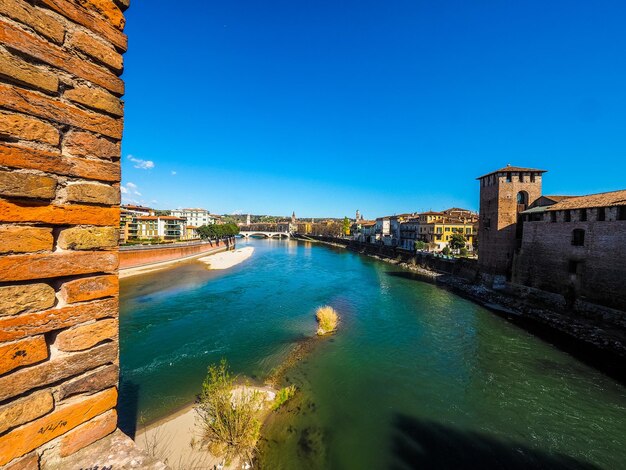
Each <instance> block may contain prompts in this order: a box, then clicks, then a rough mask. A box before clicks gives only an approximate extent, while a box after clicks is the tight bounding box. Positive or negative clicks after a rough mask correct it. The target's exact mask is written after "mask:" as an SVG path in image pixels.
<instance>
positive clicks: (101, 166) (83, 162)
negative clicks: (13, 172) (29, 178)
mask: <svg viewBox="0 0 626 470" xmlns="http://www.w3.org/2000/svg"><path fill="white" fill-rule="evenodd" d="M0 165H4V166H8V167H12V168H24V169H29V170H41V171H46V172H48V173H55V174H57V175H66V176H77V177H79V178H86V179H93V180H100V181H110V182H115V183H117V182H119V180H120V165H119V164H118V163H113V162H106V161H100V160H88V159H85V158H75V157H68V156H62V155H61V153H60V152H56V151H55V152H50V151H46V150H39V149H34V148H30V147H25V146H20V145H13V144H4V143H0Z"/></svg>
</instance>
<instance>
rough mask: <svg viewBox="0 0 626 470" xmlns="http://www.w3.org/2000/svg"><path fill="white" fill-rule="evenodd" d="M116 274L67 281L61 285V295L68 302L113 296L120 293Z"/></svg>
mask: <svg viewBox="0 0 626 470" xmlns="http://www.w3.org/2000/svg"><path fill="white" fill-rule="evenodd" d="M119 285H120V284H119V280H118V277H117V276H116V275H111V276H94V277H85V278H82V279H76V280H74V281H69V282H66V283H65V284H63V285H62V286H61V296H62V297H63V299H64V300H65V302H66V303H68V304H73V303H75V302H86V301H88V300H94V299H100V298H102V297H111V296H114V295H117V294H118V293H119Z"/></svg>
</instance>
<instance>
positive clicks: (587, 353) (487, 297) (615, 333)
mask: <svg viewBox="0 0 626 470" xmlns="http://www.w3.org/2000/svg"><path fill="white" fill-rule="evenodd" d="M296 239H298V238H296ZM299 240H302V241H315V242H317V243H321V244H325V245H328V246H333V247H336V248H343V249H348V250H350V251H354V252H356V253H359V254H361V255H365V256H367V257H369V258H373V259H376V260H378V261H382V262H384V263H388V264H393V265H396V266H399V267H401V268H402V269H405V270H407V271H410V272H412V273H414V275H415V278H416V279H417V280H421V281H425V282H431V283H435V284H436V285H438V286H439V287H442V288H445V289H447V290H450V291H452V292H453V293H455V294H457V295H459V296H461V297H463V298H466V299H468V300H471V301H473V302H475V303H477V304H479V305H481V306H483V307H485V308H487V309H488V310H490V311H492V312H494V313H495V314H497V315H499V316H501V317H503V318H505V319H507V320H508V321H510V322H512V323H515V324H516V325H518V326H520V327H522V328H524V329H526V330H527V331H529V332H531V333H532V334H535V335H536V336H538V337H540V338H541V339H543V340H546V341H548V342H550V343H551V344H554V345H555V346H557V347H559V348H561V349H563V350H564V351H566V352H568V353H570V354H572V355H573V356H575V357H576V358H577V359H579V360H581V361H583V362H585V363H587V364H589V365H591V366H593V367H595V368H597V369H598V370H600V371H602V372H604V373H606V374H607V375H609V376H611V377H613V378H614V379H616V380H618V381H619V382H621V383H623V384H624V383H626V332H624V330H623V329H620V328H617V327H616V326H615V325H613V324H612V323H609V322H603V321H602V319H593V320H592V319H588V318H584V317H581V316H578V315H575V314H572V313H570V312H567V311H559V310H556V309H552V308H549V307H548V306H546V305H545V304H543V303H541V302H538V301H533V300H529V299H526V298H522V297H519V296H514V295H510V294H508V293H506V292H498V291H495V290H492V289H489V288H487V287H485V286H484V285H480V284H477V283H474V282H470V281H468V280H466V279H463V278H461V277H459V276H455V275H452V274H449V273H443V272H438V271H434V270H432V269H428V268H425V267H422V266H419V265H416V264H412V263H406V262H402V261H400V260H399V259H394V258H389V257H385V256H380V255H376V254H372V253H368V252H366V251H357V250H351V249H350V246H349V245H344V244H340V243H333V242H329V241H325V240H311V239H299Z"/></svg>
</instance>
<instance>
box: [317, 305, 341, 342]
mask: <svg viewBox="0 0 626 470" xmlns="http://www.w3.org/2000/svg"><path fill="white" fill-rule="evenodd" d="M315 318H316V319H317V323H318V328H317V334H318V335H325V334H326V333H331V332H333V331H335V329H336V328H337V323H338V322H339V314H338V313H337V311H336V310H335V309H334V308H332V307H331V306H329V305H324V306H323V307H319V308H318V309H317V311H316V312H315Z"/></svg>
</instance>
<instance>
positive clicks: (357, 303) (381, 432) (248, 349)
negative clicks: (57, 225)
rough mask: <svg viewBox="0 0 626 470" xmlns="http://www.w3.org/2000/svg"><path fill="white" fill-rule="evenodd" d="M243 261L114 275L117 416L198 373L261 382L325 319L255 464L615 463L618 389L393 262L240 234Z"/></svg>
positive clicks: (176, 394) (623, 413)
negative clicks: (219, 366)
mask: <svg viewBox="0 0 626 470" xmlns="http://www.w3.org/2000/svg"><path fill="white" fill-rule="evenodd" d="M246 244H249V245H252V246H254V247H255V250H256V251H255V254H254V255H253V257H252V258H251V259H250V260H248V261H246V262H245V263H243V264H241V265H239V266H237V267H235V268H233V269H231V270H228V271H222V272H211V271H207V270H206V269H204V267H203V265H201V264H200V263H196V262H192V263H188V264H185V265H182V266H180V267H178V268H175V269H171V270H168V271H163V272H157V273H153V274H148V275H145V276H140V277H136V278H129V279H125V280H122V284H121V316H120V320H121V324H120V329H121V339H120V341H121V344H120V347H121V369H122V391H121V400H122V402H121V406H122V408H121V415H122V423H123V424H124V425H125V426H126V428H127V429H128V428H132V426H133V424H134V423H135V420H136V418H137V417H138V416H143V417H144V418H145V419H146V420H148V421H150V420H154V419H157V418H159V417H162V416H164V415H166V414H168V413H170V412H172V411H174V410H175V409H177V408H178V407H181V406H183V405H185V404H187V403H189V402H190V401H192V400H193V398H194V396H195V394H197V393H198V391H199V390H200V383H201V382H202V379H203V377H204V375H205V373H206V368H207V366H208V365H209V364H211V363H214V362H217V361H219V360H220V358H222V357H225V358H227V359H228V361H229V363H230V364H231V366H232V369H233V370H234V371H235V372H237V373H239V374H242V375H245V376H247V377H250V378H252V379H253V380H258V381H262V380H263V379H264V378H265V377H266V376H267V375H268V374H269V373H270V371H271V370H272V368H274V367H276V366H277V365H279V364H280V363H281V361H283V360H284V358H285V357H286V356H287V354H288V353H289V351H290V350H291V349H292V347H293V345H294V344H296V343H297V342H299V341H301V340H302V339H303V338H306V337H310V336H313V335H314V333H315V330H316V324H315V320H314V316H313V313H314V310H315V308H316V307H317V306H319V305H322V304H330V305H332V306H334V307H335V308H336V309H337V310H338V311H339V312H340V314H341V318H342V321H341V328H340V330H339V332H338V333H337V334H336V335H334V336H333V337H332V338H330V339H325V340H321V341H320V342H319V344H317V345H316V347H315V348H314V349H313V351H311V353H310V355H309V356H308V357H307V358H306V359H305V360H304V361H302V362H301V363H299V364H298V365H297V366H296V367H295V368H294V369H293V370H291V371H290V372H289V373H288V374H287V377H286V380H287V381H289V382H292V383H296V384H297V385H298V387H299V388H300V393H299V394H298V395H297V398H296V399H294V400H293V401H292V402H291V403H290V404H289V406H288V407H286V408H283V409H282V410H281V411H280V412H279V413H277V414H276V415H274V416H273V417H272V418H271V419H270V421H269V422H268V423H267V425H266V426H265V428H264V431H263V435H264V438H263V440H262V442H261V444H260V448H261V451H262V459H261V465H262V468H285V469H298V468H332V469H335V468H337V469H369V468H373V469H378V468H460V467H477V466H482V467H483V468H488V467H489V468H493V467H494V466H495V467H506V468H529V467H542V468H575V467H581V468H582V467H585V468H587V467H589V466H592V465H593V466H597V467H601V468H607V469H615V468H625V463H626V446H625V445H624V443H625V441H626V389H625V388H624V387H623V386H621V385H620V384H618V383H616V382H615V381H614V380H612V379H610V378H608V377H607V376H605V375H603V374H601V373H599V372H597V371H596V370H594V369H592V368H590V367H588V366H586V365H585V364H583V363H581V362H579V361H577V360H576V359H574V358H572V357H571V356H569V355H568V354H566V353H564V352H562V351H560V350H558V349H556V348H555V347H554V346H552V345H550V344H548V343H545V342H543V341H541V340H539V339H537V338H535V337H534V336H532V335H530V334H528V333H527V332H525V331H524V330H522V329H520V328H518V327H516V326H514V325H512V324H510V323H508V322H507V321H506V320H504V319H501V318H499V317H497V316H495V315H493V314H492V313H491V312H489V311H487V310H485V309H483V308H482V307H479V306H477V305H475V304H473V303H471V302H469V301H466V300H464V299H462V298H459V297H457V296H455V295H453V294H451V293H449V292H447V291H445V290H442V289H440V288H437V287H436V286H434V285H431V284H428V283H423V282H419V281H415V280H413V279H410V278H407V277H406V273H404V272H402V270H401V269H400V268H398V267H396V266H392V265H388V264H386V263H381V262H377V261H374V260H371V259H369V258H365V257H361V256H359V255H357V254H354V253H351V252H347V251H343V250H338V249H334V248H329V247H325V246H318V245H314V246H313V245H310V244H304V243H297V242H292V241H278V240H273V241H270V240H251V241H249V242H243V243H239V246H242V245H246Z"/></svg>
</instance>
